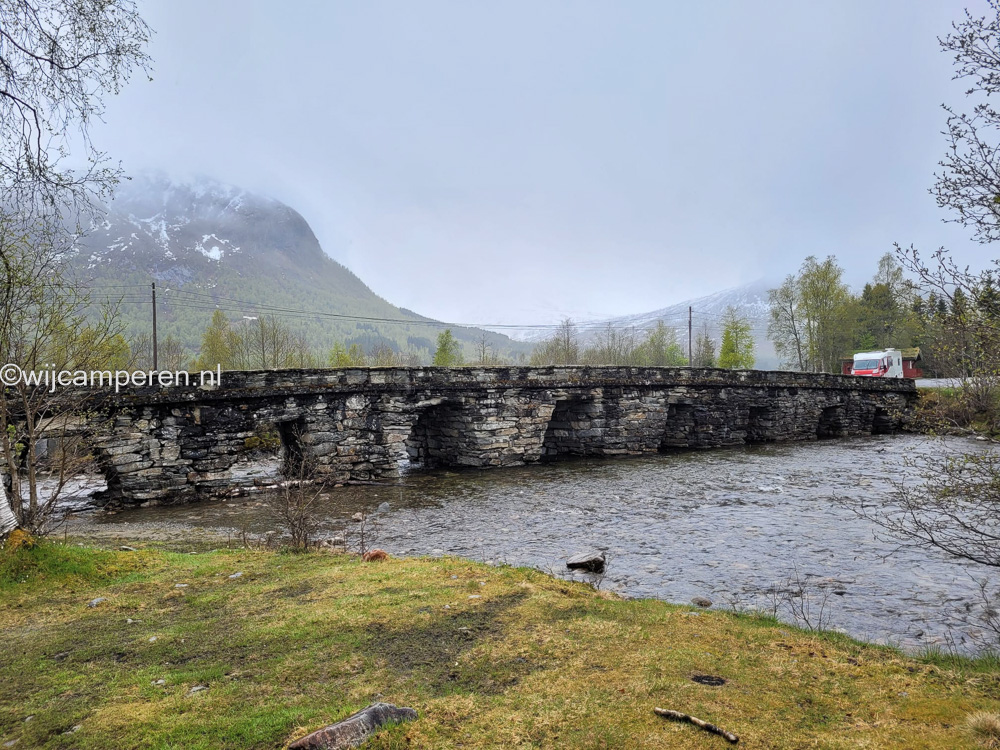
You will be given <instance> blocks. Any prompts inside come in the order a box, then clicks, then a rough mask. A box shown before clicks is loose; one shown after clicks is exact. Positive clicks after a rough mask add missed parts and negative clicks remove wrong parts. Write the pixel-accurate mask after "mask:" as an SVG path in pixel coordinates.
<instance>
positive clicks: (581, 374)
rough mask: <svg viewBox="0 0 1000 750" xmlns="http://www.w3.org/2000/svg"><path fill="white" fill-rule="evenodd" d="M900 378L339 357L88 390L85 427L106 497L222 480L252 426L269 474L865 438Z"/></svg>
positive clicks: (194, 488) (902, 403)
mask: <svg viewBox="0 0 1000 750" xmlns="http://www.w3.org/2000/svg"><path fill="white" fill-rule="evenodd" d="M915 399H916V389H915V387H914V385H913V382H912V381H909V380H892V381H888V380H879V379H872V378H857V377H850V376H841V375H814V374H805V373H787V372H762V371H728V370H716V369H705V370H701V369H688V368H614V367H549V368H507V367H499V368H453V369H449V368H385V369H379V368H373V369H365V368H352V369H347V370H282V371H267V372H232V373H224V374H223V378H222V383H221V385H220V386H215V387H197V386H194V385H192V386H189V387H181V388H164V389H157V388H142V389H134V390H132V391H130V392H128V393H124V394H122V395H121V396H120V397H119V398H116V399H107V398H106V399H104V400H103V401H102V402H101V404H100V405H99V406H98V407H95V408H97V410H98V413H97V416H95V417H94V418H92V420H91V430H90V436H89V439H90V440H91V442H92V443H93V446H94V448H95V451H96V454H97V456H98V462H99V465H100V467H101V469H102V471H103V472H104V473H105V475H106V476H107V479H108V490H107V493H106V495H105V500H106V501H107V502H109V503H142V502H157V503H164V502H183V501H186V500H190V499H194V498H196V497H198V496H201V495H205V494H215V493H221V492H226V491H228V488H229V487H230V486H231V485H232V482H233V478H232V468H233V465H234V463H235V462H236V461H237V460H238V459H239V458H240V456H241V455H242V454H244V453H245V452H246V451H247V439H248V438H250V437H252V436H253V434H254V430H255V428H256V427H257V426H258V425H261V424H274V425H277V427H278V432H279V434H280V435H281V437H282V444H283V448H282V450H283V457H284V459H285V460H284V464H283V472H284V473H285V474H286V475H287V476H290V477H292V478H295V477H296V476H297V475H301V476H315V477H319V478H320V479H324V480H329V481H335V482H343V481H349V480H370V479H379V478H387V477H394V476H398V475H399V474H400V473H401V472H404V471H406V470H408V469H409V468H411V467H413V466H419V465H423V466H441V465H444V466H468V467H481V468H487V467H495V466H512V465H518V464H524V463H532V462H535V461H539V460H542V459H545V458H552V457H556V456H560V455H582V456H616V455H640V454H643V453H655V452H657V451H664V450H672V449H692V448H712V447H717V446H725V445H738V444H742V443H753V442H772V441H785V440H814V439H817V438H822V437H837V436H850V435H866V434H871V433H872V432H885V431H890V430H894V429H899V428H901V427H903V426H905V423H906V418H907V413H908V411H909V408H910V406H911V405H912V403H913V402H914V401H915Z"/></svg>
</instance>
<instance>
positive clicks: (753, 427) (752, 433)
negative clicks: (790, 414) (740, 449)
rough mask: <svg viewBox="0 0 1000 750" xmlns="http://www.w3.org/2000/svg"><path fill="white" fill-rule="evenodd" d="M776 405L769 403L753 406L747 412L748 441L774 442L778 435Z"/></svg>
mask: <svg viewBox="0 0 1000 750" xmlns="http://www.w3.org/2000/svg"><path fill="white" fill-rule="evenodd" d="M777 424H778V422H777V420H776V418H775V412H774V407H772V406H767V405H757V406H751V407H750V408H749V411H748V413H747V436H746V442H747V443H773V442H774V441H776V440H777V439H778V438H777V435H776V430H775V427H776V426H777Z"/></svg>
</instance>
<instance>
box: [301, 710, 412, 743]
mask: <svg viewBox="0 0 1000 750" xmlns="http://www.w3.org/2000/svg"><path fill="white" fill-rule="evenodd" d="M416 718H417V712H416V711H414V710H413V709H412V708H401V707H399V706H394V705H392V704H391V703H372V704H371V705H370V706H368V707H367V708H363V709H361V710H360V711H358V712H357V713H354V714H351V715H350V716H348V717H347V718H346V719H344V720H343V721H338V722H337V723H336V724H331V725H330V726H328V727H325V728H323V729H320V730H318V731H316V732H313V733H312V734H307V735H306V736H305V737H303V738H302V739H298V740H295V742H293V743H292V744H290V745H289V746H288V748H289V750H347V748H351V747H357V746H358V745H360V744H361V743H362V742H364V741H365V740H366V739H368V737H369V735H371V734H372V733H374V732H375V731H377V730H379V729H381V728H382V727H383V726H385V725H386V724H398V723H400V722H403V721H412V720H413V719H416Z"/></svg>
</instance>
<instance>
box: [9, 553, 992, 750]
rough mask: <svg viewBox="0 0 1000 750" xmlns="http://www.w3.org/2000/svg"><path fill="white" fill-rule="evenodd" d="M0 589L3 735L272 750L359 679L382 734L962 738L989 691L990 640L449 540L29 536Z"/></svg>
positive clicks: (349, 692)
mask: <svg viewBox="0 0 1000 750" xmlns="http://www.w3.org/2000/svg"><path fill="white" fill-rule="evenodd" d="M237 573H239V574H240V575H238V576H237V575H236V574H237ZM98 597H103V598H104V600H103V601H101V602H99V603H97V604H96V605H95V606H92V607H91V606H88V603H89V602H91V600H94V599H96V598H98ZM0 601H2V605H3V606H2V609H0V639H2V640H0V643H2V646H0V746H2V743H5V742H9V741H13V740H17V744H16V745H14V747H18V748H29V747H30V748H34V747H46V748H49V747H51V748H58V747H66V748H69V747H73V748H101V749H105V748H112V747H114V748H139V747H142V748H185V749H187V748H202V747H203V748H276V747H282V746H283V745H284V743H286V742H287V741H289V740H290V739H293V738H295V737H297V736H301V735H302V734H304V733H306V731H311V730H313V729H316V728H319V727H321V726H323V725H325V724H328V723H331V722H332V721H335V720H337V719H340V718H343V717H344V716H346V715H347V714H349V713H351V712H352V711H354V710H356V709H358V708H361V707H363V706H365V705H367V704H368V703H370V702H371V701H373V700H386V701H389V702H392V703H396V704H398V705H406V706H412V707H414V708H416V709H417V711H418V712H419V714H420V718H419V719H418V720H417V721H416V722H414V723H411V724H406V725H401V726H398V727H395V728H393V729H390V730H388V731H386V732H384V733H383V734H380V735H378V736H377V737H376V738H375V739H374V740H373V741H371V742H370V743H369V744H368V745H366V747H371V748H382V749H385V748H404V747H405V748H508V747H539V748H543V747H544V748H550V747H581V748H701V747H704V748H719V747H726V746H728V745H727V744H726V743H725V741H724V740H722V739H721V738H720V737H716V736H714V735H709V734H707V733H705V732H703V731H702V730H700V729H697V728H695V727H693V726H690V725H686V724H677V723H672V722H668V721H665V720H663V719H661V718H659V717H657V716H655V715H654V714H653V707H654V706H661V707H663V708H672V709H678V710H680V711H684V712H687V713H690V714H693V715H695V716H698V717H700V718H702V719H705V720H707V721H711V722H713V723H716V724H719V725H721V726H722V727H724V728H726V729H729V730H731V731H733V732H736V733H737V734H739V735H740V737H741V743H740V746H741V747H747V748H803V747H822V748H848V747H851V748H855V747H868V748H883V747H905V748H962V747H969V748H972V747H975V746H976V745H975V743H974V742H973V741H972V740H971V739H970V738H969V737H967V736H966V735H965V734H964V732H963V729H962V725H963V721H964V717H965V716H966V715H967V714H968V713H969V712H972V711H975V710H983V709H985V710H998V709H1000V675H998V674H997V673H996V672H995V671H991V665H990V663H987V662H964V661H949V660H941V659H938V660H937V661H936V662H931V661H922V660H914V659H910V658H906V657H903V656H901V655H900V654H898V653H896V652H894V651H892V650H891V649H886V648H880V647H875V646H866V645H862V644H859V643H856V642H853V641H851V640H849V639H847V638H845V637H842V636H837V635H815V634H810V633H806V632H802V631H797V630H795V629H792V628H789V627H787V626H784V625H781V624H779V623H776V622H774V621H772V620H766V619H760V618H753V617H746V616H742V617H737V616H735V615H730V614H726V613H721V612H710V611H698V612H696V611H693V610H692V609H690V608H686V607H678V606H672V605H669V604H666V603H664V602H659V601H622V600H617V599H613V598H609V597H606V596H604V595H602V594H600V593H598V592H594V591H592V590H591V589H589V588H587V587H586V586H583V585H579V584H571V583H566V582H564V581H560V580H557V579H553V578H550V577H548V576H546V575H544V574H541V573H539V572H536V571H533V570H527V569H521V568H492V567H486V566H484V565H480V564H476V563H472V562H467V561H464V560H457V559H450V558H449V559H442V560H430V559H407V560H390V561H387V562H381V563H362V562H360V561H358V560H357V558H353V557H342V556H330V555H324V554H319V553H317V554H308V555H301V554H299V555H296V554H282V553H273V552H257V551H220V552H212V553H205V554H173V553H166V552H158V551H136V552H117V551H114V552H112V551H102V550H97V549H90V548H83V547H78V546H72V545H71V546H64V545H60V544H43V545H40V546H38V547H36V548H34V549H30V550H29V549H21V550H17V551H5V552H0ZM698 674H707V675H714V676H719V677H722V678H724V679H725V680H726V683H725V684H724V685H721V686H710V685H702V684H698V683H697V682H694V681H692V679H691V678H692V676H695V675H698ZM159 680H163V681H164V682H163V683H162V684H156V683H157V681H159ZM195 686H206V687H207V688H208V689H207V690H202V691H199V692H195V693H192V692H191V689H192V688H193V687H195ZM29 716H32V717H33V718H32V719H31V720H28V721H26V718H27V717H29ZM74 727H78V729H76V731H72V730H73V728H74ZM70 731H72V733H70V734H64V733H65V732H70Z"/></svg>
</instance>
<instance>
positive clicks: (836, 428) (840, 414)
mask: <svg viewBox="0 0 1000 750" xmlns="http://www.w3.org/2000/svg"><path fill="white" fill-rule="evenodd" d="M844 412H845V410H844V407H843V405H842V404H832V405H830V406H825V407H823V409H822V411H820V413H819V419H818V420H817V421H816V437H818V438H834V437H843V436H844V435H846V434H847V426H846V425H845V419H844V417H845V413H844Z"/></svg>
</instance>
